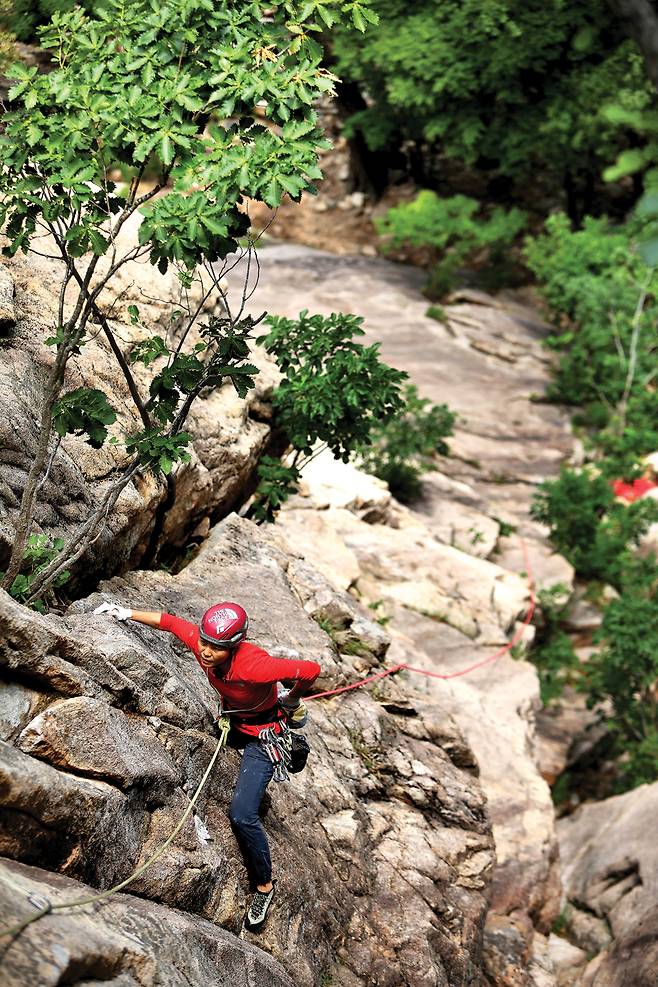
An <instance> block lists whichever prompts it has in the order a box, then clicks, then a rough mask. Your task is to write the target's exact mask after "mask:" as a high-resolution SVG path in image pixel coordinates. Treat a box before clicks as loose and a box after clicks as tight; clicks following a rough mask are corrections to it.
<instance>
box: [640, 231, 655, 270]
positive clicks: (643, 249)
mask: <svg viewBox="0 0 658 987" xmlns="http://www.w3.org/2000/svg"><path fill="white" fill-rule="evenodd" d="M639 250H640V254H641V256H642V260H643V261H644V263H645V264H647V265H648V266H649V267H658V237H654V238H653V239H652V240H645V241H644V243H641V244H640V247H639Z"/></svg>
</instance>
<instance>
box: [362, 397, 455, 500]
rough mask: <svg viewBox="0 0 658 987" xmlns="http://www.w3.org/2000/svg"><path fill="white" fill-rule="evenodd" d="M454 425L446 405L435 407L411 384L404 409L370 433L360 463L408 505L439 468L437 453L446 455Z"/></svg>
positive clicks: (374, 426)
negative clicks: (431, 472) (426, 478)
mask: <svg viewBox="0 0 658 987" xmlns="http://www.w3.org/2000/svg"><path fill="white" fill-rule="evenodd" d="M454 423H455V414H454V412H452V411H450V410H449V408H448V407H447V405H445V404H435V405H433V404H432V403H431V401H429V400H428V399H427V398H421V397H419V396H418V389H417V388H416V387H415V386H414V385H413V384H408V385H407V387H406V388H405V391H404V405H403V407H402V408H401V409H400V410H399V411H398V412H397V413H396V414H395V415H393V416H391V417H390V418H389V419H388V420H387V421H385V422H381V421H380V422H376V423H375V424H374V425H373V427H372V429H371V430H370V444H369V445H365V446H362V447H361V448H360V450H359V456H360V459H361V463H362V465H363V467H364V469H365V470H367V472H369V473H374V474H375V476H378V477H379V478H380V479H381V480H385V481H386V483H388V485H389V488H390V491H391V493H392V494H393V496H394V497H397V499H398V500H400V501H402V502H403V503H408V502H409V501H412V500H414V499H416V498H417V497H418V496H419V495H420V493H421V489H422V486H421V482H420V478H421V476H422V475H423V473H426V472H427V471H428V470H432V469H435V468H436V465H435V460H434V457H435V454H436V453H439V454H441V455H447V453H448V446H447V445H446V443H445V442H444V439H446V438H447V437H448V436H449V435H452V429H453V425H454Z"/></svg>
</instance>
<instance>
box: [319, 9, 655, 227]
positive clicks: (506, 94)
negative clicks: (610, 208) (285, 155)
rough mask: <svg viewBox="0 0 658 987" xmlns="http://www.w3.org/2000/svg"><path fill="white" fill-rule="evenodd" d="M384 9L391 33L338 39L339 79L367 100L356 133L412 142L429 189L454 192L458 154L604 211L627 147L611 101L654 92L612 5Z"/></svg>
mask: <svg viewBox="0 0 658 987" xmlns="http://www.w3.org/2000/svg"><path fill="white" fill-rule="evenodd" d="M374 10H375V11H376V12H377V13H378V14H379V17H380V22H379V26H378V27H377V28H375V29H374V30H373V31H371V32H368V35H367V36H366V37H365V38H364V39H355V38H354V37H350V36H349V35H347V34H345V33H344V32H342V31H341V30H340V29H338V30H336V31H335V32H334V42H333V54H334V58H335V65H336V71H337V72H338V73H339V74H340V75H341V76H342V77H343V78H344V79H345V80H346V81H348V82H352V83H354V84H356V85H358V86H359V87H360V88H361V90H362V91H363V92H364V93H365V104H364V108H363V109H362V110H360V111H358V112H356V113H355V114H353V116H352V117H351V122H350V123H349V125H348V126H349V131H348V132H350V133H360V134H362V135H363V137H364V138H365V140H366V142H367V144H368V145H369V147H370V148H371V149H373V150H374V149H377V148H387V149H391V150H393V149H398V148H400V147H402V146H405V147H407V148H408V154H409V165H410V170H411V174H412V177H413V178H414V180H415V181H416V182H417V184H419V185H423V186H425V187H427V188H433V189H437V190H438V189H439V186H440V185H442V188H441V190H443V189H444V188H445V180H443V182H442V178H441V169H440V162H441V160H445V158H449V159H455V160H457V161H459V162H461V163H463V164H465V165H466V166H468V167H474V168H476V169H479V170H480V171H481V172H482V171H484V172H487V173H489V174H490V175H492V176H494V177H498V178H500V177H503V178H507V179H509V180H510V181H513V182H515V183H516V190H517V192H518V191H519V190H520V189H521V187H522V186H523V185H524V184H525V183H527V181H528V179H529V178H533V179H534V182H533V189H534V188H536V187H537V179H538V177H539V174H541V178H540V184H541V187H542V189H543V188H546V187H548V190H549V192H554V191H556V190H557V191H558V192H559V191H560V189H563V190H564V192H565V194H566V196H567V199H568V208H569V212H570V214H571V216H572V218H580V217H581V216H582V215H583V214H584V213H586V212H587V211H589V210H590V209H591V205H592V200H593V193H594V182H595V181H596V179H597V178H598V177H599V175H600V173H601V171H602V170H603V167H604V166H605V165H606V164H607V163H609V161H610V160H612V158H614V156H615V153H616V151H617V149H619V148H620V147H624V146H626V144H627V141H626V136H625V134H624V133H623V132H620V129H619V127H618V126H616V125H614V124H613V123H612V122H610V121H606V120H605V119H604V118H602V116H601V115H600V109H601V106H602V105H603V104H604V103H607V102H609V101H611V100H613V99H614V100H615V101H616V102H618V103H620V104H622V105H624V106H627V107H628V108H632V109H639V108H642V107H644V106H648V105H649V104H650V103H651V102H652V100H653V95H654V94H653V91H652V89H651V87H650V86H649V85H648V83H647V82H646V79H645V76H644V66H643V64H642V58H641V56H640V54H639V53H638V51H637V49H636V47H635V45H634V43H633V42H632V41H630V40H629V39H628V38H627V36H626V32H625V29H624V25H623V24H622V23H621V21H620V20H619V19H618V18H616V17H615V15H614V13H613V12H612V11H611V10H609V9H607V8H606V6H605V5H604V4H594V5H592V4H591V3H586V2H584V0H579V2H577V3H565V2H564V0H549V2H539V0H531V2H523V3H522V2H519V0H496V2H495V3H488V4H483V3H481V2H478V0H465V2H464V3H460V4H455V3H451V2H448V0H439V2H433V0H432V2H431V0H421V2H419V3H414V4H408V3H405V2H404V0H375V3H374Z"/></svg>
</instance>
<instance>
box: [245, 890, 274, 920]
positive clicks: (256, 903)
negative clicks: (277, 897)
mask: <svg viewBox="0 0 658 987" xmlns="http://www.w3.org/2000/svg"><path fill="white" fill-rule="evenodd" d="M275 891H276V881H272V890H271V891H258V890H257V891H256V893H255V894H254V897H253V899H252V902H251V905H250V906H249V911H248V912H247V914H246V916H245V920H244V924H245V925H246V926H247V928H248V929H251V930H252V931H254V930H255V929H259V928H260V927H261V925H262V924H263V922H264V921H265V919H266V918H267V912H268V910H269V907H270V905H271V904H272V898H273V897H274V892H275Z"/></svg>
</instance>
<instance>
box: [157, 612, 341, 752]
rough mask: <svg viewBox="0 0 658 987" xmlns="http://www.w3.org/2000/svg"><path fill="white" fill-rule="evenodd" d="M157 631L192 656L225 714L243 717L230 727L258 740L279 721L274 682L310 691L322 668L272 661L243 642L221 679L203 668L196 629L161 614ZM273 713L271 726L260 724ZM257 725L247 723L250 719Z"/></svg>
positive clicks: (300, 662)
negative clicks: (169, 636) (301, 685)
mask: <svg viewBox="0 0 658 987" xmlns="http://www.w3.org/2000/svg"><path fill="white" fill-rule="evenodd" d="M160 629H161V630H163V631H171V633H172V634H175V635H176V637H177V638H178V639H179V641H182V642H183V644H185V645H186V646H187V647H188V648H189V649H190V651H191V652H192V653H193V655H194V657H195V658H196V660H197V661H198V662H199V665H200V666H201V668H203V671H204V672H205V674H206V676H207V678H208V681H209V682H210V684H211V686H212V687H213V689H215V690H216V691H217V692H218V693H219V695H220V696H221V697H222V704H223V707H224V710H225V711H226V712H227V713H236V714H237V713H238V712H239V713H241V714H244V715H240V716H235V717H233V716H232V717H231V721H232V723H233V724H234V725H235V726H236V727H237V729H238V730H240V731H241V732H242V733H246V734H248V735H250V736H252V737H253V736H258V734H259V732H260V731H261V730H264V729H265V728H266V727H267V726H271V725H272V724H273V723H276V720H277V719H279V711H278V708H277V706H276V701H277V688H276V684H277V682H284V683H285V682H302V683H304V685H305V686H306V687H307V688H310V687H311V686H312V685H313V683H314V682H315V680H316V679H317V677H318V675H319V674H320V672H321V668H320V666H319V665H318V663H317V662H316V661H303V660H302V659H301V658H273V657H272V655H270V654H268V653H267V651H264V650H263V649H262V648H258V647H257V646H256V645H255V644H249V643H248V642H246V641H243V643H242V644H241V645H239V647H238V648H237V650H236V651H235V654H234V655H233V659H232V661H231V664H230V666H229V670H228V672H227V673H226V675H225V677H224V678H220V677H219V676H218V675H217V674H216V673H215V672H214V670H213V669H212V668H205V667H204V666H203V664H201V660H200V658H199V628H198V627H197V626H196V624H191V623H190V622H189V621H187V620H183V619H182V618H181V617H174V616H173V615H172V614H170V613H163V614H162V616H161V617H160ZM270 709H271V710H272V720H271V722H263V714H264V713H266V712H267V711H268V710H270ZM250 715H251V718H252V719H254V718H257V719H258V723H249V718H250Z"/></svg>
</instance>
